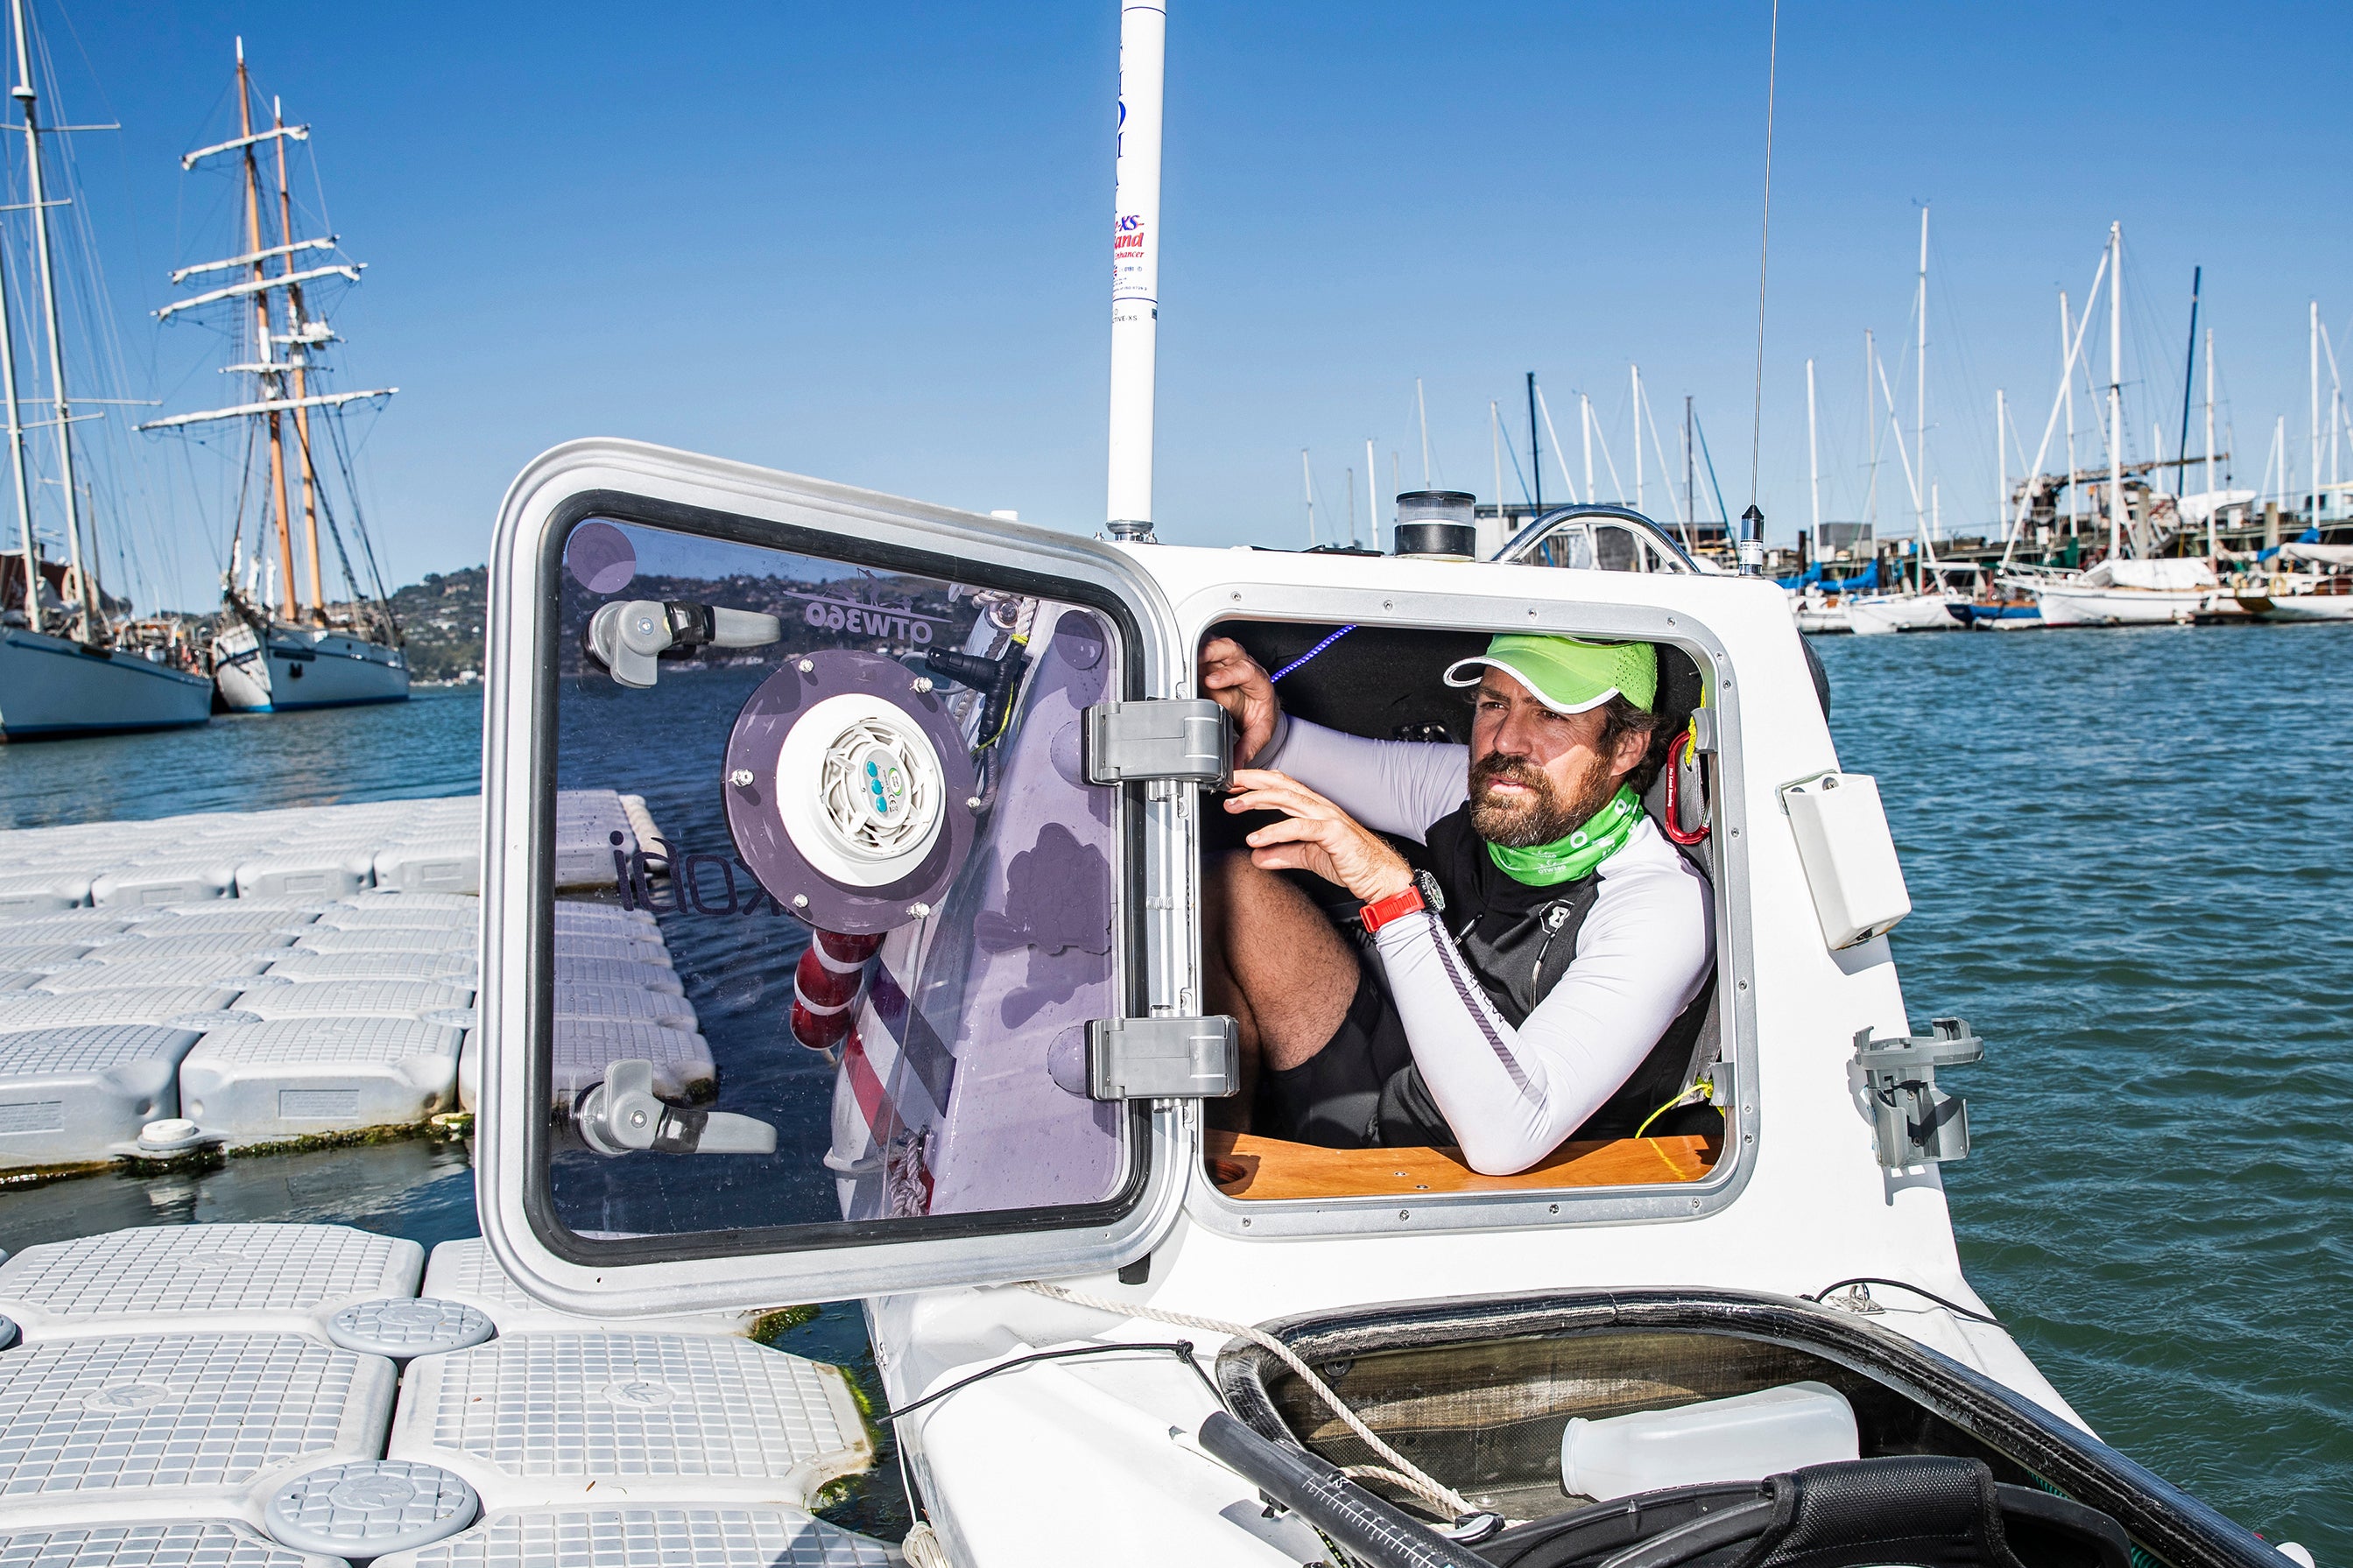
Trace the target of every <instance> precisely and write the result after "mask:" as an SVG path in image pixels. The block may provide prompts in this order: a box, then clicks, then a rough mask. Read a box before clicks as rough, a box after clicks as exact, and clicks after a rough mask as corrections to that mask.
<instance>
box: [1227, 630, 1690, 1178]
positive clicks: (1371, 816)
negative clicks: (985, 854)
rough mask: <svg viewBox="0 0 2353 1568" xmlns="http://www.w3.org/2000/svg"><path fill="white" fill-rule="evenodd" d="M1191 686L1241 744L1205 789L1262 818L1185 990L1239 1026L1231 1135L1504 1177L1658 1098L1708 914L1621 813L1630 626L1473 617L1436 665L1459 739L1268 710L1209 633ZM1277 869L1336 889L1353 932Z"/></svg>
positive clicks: (1266, 700)
mask: <svg viewBox="0 0 2353 1568" xmlns="http://www.w3.org/2000/svg"><path fill="white" fill-rule="evenodd" d="M1200 679H1201V690H1202V693H1203V695H1205V696H1208V697H1211V698H1214V699H1216V700H1217V701H1218V703H1219V705H1220V706H1221V707H1223V708H1224V709H1225V710H1226V711H1227V712H1228V713H1229V715H1230V716H1231V717H1232V719H1233V721H1234V727H1235V730H1236V731H1237V734H1238V740H1237V743H1236V746H1235V760H1236V762H1237V763H1248V764H1249V765H1248V766H1238V767H1237V768H1236V770H1235V773H1234V776H1233V786H1232V793H1231V795H1229V796H1228V798H1227V800H1226V809H1227V810H1228V811H1229V812H1251V811H1273V812H1279V813H1281V814H1282V820H1280V821H1276V822H1272V823H1270V824H1268V825H1266V826H1261V827H1259V828H1258V829H1257V830H1256V831H1254V832H1251V833H1250V834H1249V835H1248V836H1247V837H1246V839H1245V842H1246V843H1247V844H1248V845H1249V846H1250V848H1249V853H1248V854H1247V855H1243V854H1233V855H1229V856H1226V857H1223V858H1219V859H1218V860H1217V861H1215V862H1213V864H1212V867H1211V869H1210V875H1209V876H1208V901H1209V908H1208V921H1207V923H1206V933H1207V939H1206V944H1205V945H1206V950H1207V952H1206V956H1207V959H1208V985H1209V1004H1210V1006H1211V1007H1212V1009H1213V1010H1216V1011H1219V1012H1224V1013H1229V1014H1230V1015H1232V1016H1234V1017H1235V1018H1236V1019H1237V1020H1239V1022H1240V1029H1241V1042H1242V1056H1243V1061H1244V1073H1243V1078H1244V1089H1243V1095H1244V1099H1243V1100H1242V1103H1241V1108H1240V1111H1239V1114H1240V1115H1241V1116H1243V1117H1247V1118H1249V1119H1250V1130H1251V1131H1256V1132H1260V1133H1263V1134H1266V1135H1269V1136H1272V1137H1277V1138H1283V1139H1288V1140H1291V1141H1293V1142H1303V1143H1314V1144H1320V1145H1323V1146H1324V1147H1327V1148H1375V1147H1410V1146H1426V1145H1451V1146H1455V1147H1459V1148H1460V1149H1461V1152H1462V1157H1463V1158H1464V1159H1465V1160H1466V1161H1467V1162H1469V1163H1470V1164H1471V1166H1472V1168H1473V1169H1475V1170H1478V1171H1480V1172H1482V1173H1487V1174H1490V1175H1505V1174H1511V1173H1516V1172H1519V1171H1524V1170H1526V1169H1527V1168H1529V1167H1530V1166H1532V1165H1535V1164H1537V1163H1540V1162H1542V1161H1543V1159H1544V1158H1545V1156H1546V1155H1547V1154H1549V1153H1551V1152H1552V1151H1553V1150H1555V1149H1556V1148H1557V1147H1558V1146H1559V1145H1560V1144H1561V1143H1562V1142H1565V1141H1567V1139H1569V1138H1570V1137H1572V1136H1578V1137H1585V1138H1620V1137H1626V1136H1630V1135H1631V1134H1632V1133H1633V1132H1634V1131H1636V1129H1637V1128H1638V1127H1639V1126H1641V1124H1642V1123H1643V1121H1645V1120H1646V1119H1647V1118H1649V1117H1650V1116H1651V1113H1652V1112H1653V1111H1655V1110H1658V1109H1659V1108H1660V1107H1661V1106H1662V1105H1663V1104H1667V1103H1670V1102H1672V1101H1673V1100H1675V1099H1676V1097H1677V1096H1678V1094H1679V1093H1680V1092H1681V1091H1682V1090H1683V1088H1684V1080H1685V1079H1686V1077H1687V1075H1688V1072H1689V1069H1690V1068H1691V1066H1692V1063H1693V1046H1694V1041H1695V1040H1696V1038H1697V1036H1698V1032H1699V1029H1700V1026H1701V1024H1702V1021H1703V1018H1704V1015H1705V1013H1706V1010H1707V1001H1708V994H1709V992H1710V990H1711V989H1712V986H1711V978H1712V975H1713V973H1714V965H1713V962H1712V949H1713V929H1714V927H1713V921H1712V919H1711V903H1710V894H1709V888H1708V884H1707V881H1706V879H1705V878H1704V877H1703V876H1702V875H1701V873H1700V872H1699V871H1698V869H1697V868H1694V866H1693V865H1692V864H1691V863H1690V862H1689V861H1687V860H1685V859H1684V858H1683V856H1682V855H1681V854H1679V853H1678V852H1677V851H1676V849H1675V847H1674V846H1673V845H1672V844H1670V843H1669V842H1668V841H1667V839H1666V837H1664V836H1663V835H1662V833H1661V832H1660V831H1659V829H1658V827H1657V826H1656V825H1654V824H1653V823H1652V822H1651V819H1650V817H1649V816H1646V815H1645V814H1644V812H1643V809H1642V805H1641V795H1642V793H1643V791H1645V790H1646V789H1648V788H1649V786H1650V784H1651V780H1652V779H1653V778H1654V777H1655V776H1656V775H1657V773H1658V770H1659V767H1660V765H1661V763H1662V760H1663V758H1664V756H1665V752H1666V749H1667V742H1668V740H1669V739H1670V736H1669V733H1668V729H1669V721H1667V720H1666V719H1665V718H1663V717H1662V715H1661V714H1660V713H1659V712H1658V711H1657V701H1658V690H1659V663H1658V653H1657V650H1656V649H1655V648H1654V647H1652V646H1651V644H1648V643H1591V642H1581V641H1578V640H1577V639H1575V638H1572V637H1523V636H1504V637H1496V638H1494V639H1493V641H1492V642H1490V643H1489V644H1488V646H1487V651H1486V652H1485V653H1484V654H1483V655H1482V656H1480V657H1478V658H1466V659H1463V660H1461V662H1460V663H1458V664H1456V665H1454V666H1452V667H1451V668H1449V669H1448V670H1447V671H1446V675H1445V679H1446V683H1447V684H1448V685H1450V686H1457V687H1472V686H1475V687H1476V692H1475V694H1474V696H1473V698H1472V718H1471V744H1470V745H1469V746H1468V747H1463V746H1457V745H1446V744H1433V743H1428V742H1411V741H1376V740H1367V739H1364V738H1362V737H1358V736H1355V735H1349V734H1344V733H1342V732H1340V731H1335V730H1329V729H1325V728H1324V727H1322V726H1320V725H1316V724H1311V723H1308V722H1307V721H1304V720H1301V719H1297V718H1294V717H1293V716H1291V715H1288V714H1285V713H1284V712H1283V711H1282V706H1281V704H1280V703H1279V702H1278V701H1277V700H1276V698H1275V693H1274V686H1273V683H1272V682H1271V680H1270V679H1268V677H1267V673H1266V671H1265V670H1264V669H1263V668H1261V667H1260V666H1259V665H1258V664H1257V663H1256V662H1255V661H1254V660H1253V659H1251V658H1250V655H1249V654H1248V653H1246V652H1244V651H1243V649H1242V647H1241V646H1240V644H1238V643H1236V642H1234V641H1233V640H1232V639H1230V638H1228V637H1216V638H1212V639H1211V640H1210V641H1209V642H1208V644H1207V645H1206V646H1205V647H1203V649H1202V652H1201V661H1200ZM1383 835H1394V836H1396V837H1398V838H1401V839H1407V840H1411V841H1414V842H1416V843H1419V845H1421V846H1422V847H1424V849H1426V850H1427V852H1428V860H1429V863H1430V868H1429V869H1427V870H1423V871H1419V872H1417V871H1416V870H1415V868H1413V866H1412V865H1410V864H1409V862H1408V861H1407V859H1406V858H1405V856H1404V855H1402V854H1400V853H1399V852H1398V848H1397V847H1395V846H1394V845H1392V844H1391V843H1390V842H1389V841H1388V839H1387V838H1385V837H1383ZM1286 871H1308V872H1313V873H1314V875H1316V876H1318V877H1321V878H1323V879H1325V880H1326V881H1329V882H1333V883H1336V884H1338V885H1339V886H1341V887H1343V888H1345V889H1347V891H1348V893H1349V894H1350V895H1351V896H1352V897H1353V898H1354V899H1355V900H1356V901H1357V904H1358V906H1359V907H1358V909H1357V910H1356V913H1357V917H1358V919H1357V921H1356V924H1357V925H1360V926H1361V929H1362V931H1363V936H1362V938H1361V940H1357V941H1352V940H1351V935H1352V934H1353V932H1351V933H1345V934H1344V932H1343V931H1342V930H1341V929H1340V928H1339V927H1338V926H1335V924H1334V922H1333V920H1332V918H1331V917H1330V916H1328V915H1326V914H1325V912H1324V910H1322V909H1320V908H1319V907H1318V906H1317V905H1316V904H1315V902H1314V900H1312V899H1310V898H1309V897H1308V895H1307V894H1306V893H1305V892H1303V891H1302V890H1301V889H1300V888H1299V887H1298V886H1297V885H1296V884H1295V883H1294V882H1293V880H1291V879H1288V878H1286V877H1284V876H1283V875H1282V874H1281V873H1283V872H1286Z"/></svg>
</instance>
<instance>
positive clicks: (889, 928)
mask: <svg viewBox="0 0 2353 1568" xmlns="http://www.w3.org/2000/svg"><path fill="white" fill-rule="evenodd" d="M490 616H491V618H490V626H489V639H488V642H489V652H488V665H487V668H486V670H485V675H486V677H487V679H488V702H487V714H486V721H485V747H484V769H485V777H484V786H483V795H484V821H485V829H484V831H485V835H486V838H485V855H484V866H483V872H484V880H483V916H484V918H483V922H482V926H483V940H484V946H485V951H484V962H483V974H482V991H483V1005H482V1009H481V1029H480V1037H479V1038H478V1039H477V1041H476V1042H475V1046H476V1049H477V1052H478V1055H479V1058H480V1076H481V1087H480V1120H479V1124H478V1127H479V1131H478V1138H477V1148H476V1153H477V1162H478V1183H479V1188H480V1209H481V1215H482V1224H483V1229H484V1231H485V1232H486V1234H487V1236H488V1237H489V1239H490V1243H491V1247H492V1248H493V1250H494V1251H495V1253H496V1254H497V1256H498V1258H499V1259H500V1261H501V1263H502V1264H503V1265H504V1266H505V1267H506V1268H507V1269H508V1270H509V1271H510V1272H512V1274H513V1275H514V1276H515V1277H516V1278H517V1279H519V1280H521V1281H522V1283H523V1284H524V1285H525V1286H526V1287H527V1288H528V1289H531V1290H532V1292H533V1294H535V1295H538V1296H541V1297H543V1298H544V1299H545V1300H549V1301H551V1302H553V1303H555V1304H556V1305H559V1306H562V1307H565V1308H567V1309H570V1310H581V1311H598V1312H607V1313H652V1312H664V1311H671V1310H686V1309H690V1308H701V1307H714V1306H739V1307H742V1306H759V1305H776V1304H783V1303H789V1302H802V1301H812V1300H839V1299H846V1298H855V1297H863V1296H871V1295H877V1294H882V1293H887V1292H892V1291H898V1290H904V1289H917V1288H923V1287H929V1286H939V1285H945V1284H953V1283H972V1282H983V1281H1001V1280H1008V1279H1023V1278H1029V1277H1032V1276H1036V1275H1040V1274H1062V1275H1069V1274H1072V1273H1079V1272H1085V1271H1091V1270H1098V1269H1104V1268H1113V1267H1115V1266H1117V1265H1120V1264H1122V1263H1124V1262H1126V1261H1129V1260H1130V1259H1132V1258H1137V1257H1140V1256H1142V1255H1144V1254H1145V1252H1147V1251H1148V1250H1150V1248H1151V1247H1152V1245H1153V1244H1154V1242H1155V1240H1157V1239H1158V1238H1159V1237H1161V1235H1162V1234H1163V1233H1164V1232H1165V1231H1166V1228H1167V1227H1168V1226H1169V1225H1171V1224H1172V1223H1173V1222H1174V1219H1175V1217H1176V1213H1177V1211H1178V1208H1179V1206H1180V1205H1181V1201H1182V1196H1183V1192H1184V1188H1185V1184H1186V1181H1187V1172H1188V1170H1189V1168H1190V1166H1191V1163H1192V1148H1193V1142H1194V1132H1193V1127H1192V1120H1191V1115H1190V1113H1189V1112H1188V1110H1187V1108H1186V1106H1185V1103H1184V1097H1186V1096H1189V1095H1198V1094H1202V1093H1214V1092H1222V1091H1223V1087H1224V1083H1225V1080H1226V1079H1227V1077H1229V1074H1230V1055H1231V1050H1232V1046H1231V1037H1230V1028H1229V1025H1228V1024H1227V1022H1226V1021H1225V1020H1222V1019H1200V1018H1198V1017H1196V1016H1194V1015H1196V1014H1197V1013H1198V1005H1197V1003H1196V1002H1195V1000H1194V998H1195V996H1196V994H1197V993H1196V990H1195V985H1196V982H1195V979H1194V976H1195V974H1196V973H1197V967H1198V953H1197V938H1196V936H1195V933H1194V931H1193V929H1192V916H1191V911H1192V910H1193V908H1194V906H1195V900H1194V898H1193V896H1192V891H1193V889H1192V885H1191V884H1192V879H1193V877H1194V871H1193V866H1194V857H1193V856H1192V855H1191V853H1190V852H1189V847H1190V844H1191V838H1192V834H1193V831H1194V821H1195V815H1194V814H1195V811H1196V805H1195V795H1197V793H1198V788H1199V787H1200V786H1201V785H1202V784H1213V783H1215V782H1217V777H1218V775H1219V773H1221V771H1222V769H1223V767H1224V765H1225V753H1226V752H1227V751H1228V749H1229V742H1228V740H1227V737H1226V733H1225V731H1224V728H1223V721H1222V718H1221V717H1220V716H1219V715H1218V714H1217V712H1216V710H1215V708H1214V705H1210V704H1206V703H1198V702H1195V703H1174V702H1170V703H1164V702H1161V701H1159V699H1163V698H1166V696H1167V695H1168V694H1169V693H1170V692H1171V691H1173V690H1175V689H1177V686H1178V683H1179V682H1180V681H1181V679H1183V678H1184V676H1185V675H1187V674H1189V661H1188V658H1187V650H1186V649H1184V648H1183V647H1182V646H1181V645H1180V644H1179V643H1178V641H1177V639H1176V631H1175V619H1174V616H1172V614H1171V613H1170V611H1169V609H1168V607H1167V605H1166V602H1165V601H1164V599H1163V597H1162V595H1161V594H1160V592H1159V591H1158V589H1157V588H1156V587H1155V585H1154V584H1153V582H1152V581H1151V579H1150V578H1149V577H1147V576H1146V575H1145V574H1144V573H1142V572H1140V571H1138V570H1137V569H1136V568H1135V566H1134V563H1132V562H1131V561H1130V560H1129V559H1128V558H1127V556H1126V555H1125V554H1124V552H1122V551H1121V550H1119V549H1116V548H1113V547H1112V546H1109V545H1105V544H1102V543H1099V542H1092V541H1088V540H1084V539H1079V538H1075V537H1072V536H1070V535H1065V534H1059V533H1050V532H1047V531H1042V530H1038V529H1032V528H1025V527H1022V526H1021V525H1019V524H1018V523H1012V522H1006V521H997V520H993V519H989V518H983V517H977V516H973V515H970V514H967V513H963V512H957V511H953V510H947V509H944V508H937V507H929V506H924V505H921V504H919V503H916V502H912V501H904V500H894V499H892V498H889V497H885V496H881V495H875V494H871V493H870V492H866V491H862V490H856V489H849V488H846V487H842V486H838V485H829V484H825V483H821V482H819V481H817V480H813V479H797V478H794V477H792V476H789V475H786V474H778V473H771V472H767V471H764V470H760V469H755V468H748V467H744V466H740V465H735V464H728V463H722V462H717V461H713V460H711V459H707V458H694V457H690V456H687V455H685V454H681V453H676V452H670V451H665V450H661V449H659V448H654V447H642V446H636V445H631V444H627V443H620V442H607V441H599V442H586V443H577V444H575V445H571V446H566V447H559V448H557V449H556V450H554V452H551V453H549V454H547V455H546V456H545V457H543V458H540V459H539V460H538V461H536V462H535V463H533V465H532V466H531V468H529V469H527V470H526V471H525V472H524V473H523V475H522V477H521V478H520V479H518V480H517V481H516V483H515V485H514V487H513V489H512V490H511V491H510V493H509V495H508V497H507V500H506V504H505V507H504V509H503V511H502V514H501V519H500V524H499V532H498V536H497V541H496V544H495V548H494V554H493V561H492V567H491V607H490ZM1204 710H1207V711H1206V712H1205V711H1204ZM1097 781H1108V782H1097ZM560 792H561V794H562V799H563V801H564V802H565V805H564V806H563V807H562V808H559V805H558V799H559V793H560ZM582 792H586V793H582ZM606 802H609V803H610V808H609V809H607V810H604V811H603V812H602V815H600V814H599V810H600V807H599V803H606ZM582 803H586V805H583V804H582ZM812 931H816V932H818V933H821V934H819V935H818V937H817V938H816V941H815V942H814V944H812V941H811V933H812Z"/></svg>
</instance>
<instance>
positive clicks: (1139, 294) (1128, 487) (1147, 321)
mask: <svg viewBox="0 0 2353 1568" xmlns="http://www.w3.org/2000/svg"><path fill="white" fill-rule="evenodd" d="M17 3H18V4H21V3H22V0H17ZM1167 37H1168V13H1167V11H1166V9H1165V8H1164V7H1163V6H1162V5H1142V4H1137V3H1135V0H1128V3H1126V4H1124V5H1122V6H1121V7H1120V13H1119V140H1118V152H1117V155H1116V160H1115V167H1116V171H1117V173H1116V176H1115V182H1114V183H1115V186H1116V189H1115V194H1114V195H1113V202H1112V205H1113V223H1112V241H1111V247H1112V249H1111V255H1112V263H1111V265H1112V289H1111V484H1110V498H1109V505H1108V507H1107V509H1106V521H1108V522H1109V524H1110V527H1111V531H1112V533H1113V536H1114V537H1117V538H1123V539H1149V538H1150V537H1151V536H1152V389H1153V370H1154V365H1155V359H1156V356H1157V353H1158V349H1159V332H1160V89H1161V77H1162V63H1163V59H1164V57H1165V54H1166V46H1167Z"/></svg>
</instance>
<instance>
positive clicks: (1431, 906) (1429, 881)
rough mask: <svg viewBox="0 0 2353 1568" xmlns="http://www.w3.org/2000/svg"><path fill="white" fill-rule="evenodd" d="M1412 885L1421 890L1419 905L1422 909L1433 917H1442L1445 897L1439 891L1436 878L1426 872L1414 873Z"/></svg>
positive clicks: (1444, 909) (1444, 910)
mask: <svg viewBox="0 0 2353 1568" xmlns="http://www.w3.org/2000/svg"><path fill="white" fill-rule="evenodd" d="M1413 885H1414V886H1415V887H1417V888H1419V889H1421V903H1422V907H1423V908H1424V909H1426V910H1429V911H1430V913H1431V914H1434V915H1442V914H1444V913H1445V912H1446V895H1445V893H1444V892H1442V891H1440V889H1439V886H1438V879H1437V878H1435V877H1433V876H1431V875H1430V873H1429V872H1427V871H1416V872H1415V873H1414V874H1413Z"/></svg>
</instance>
